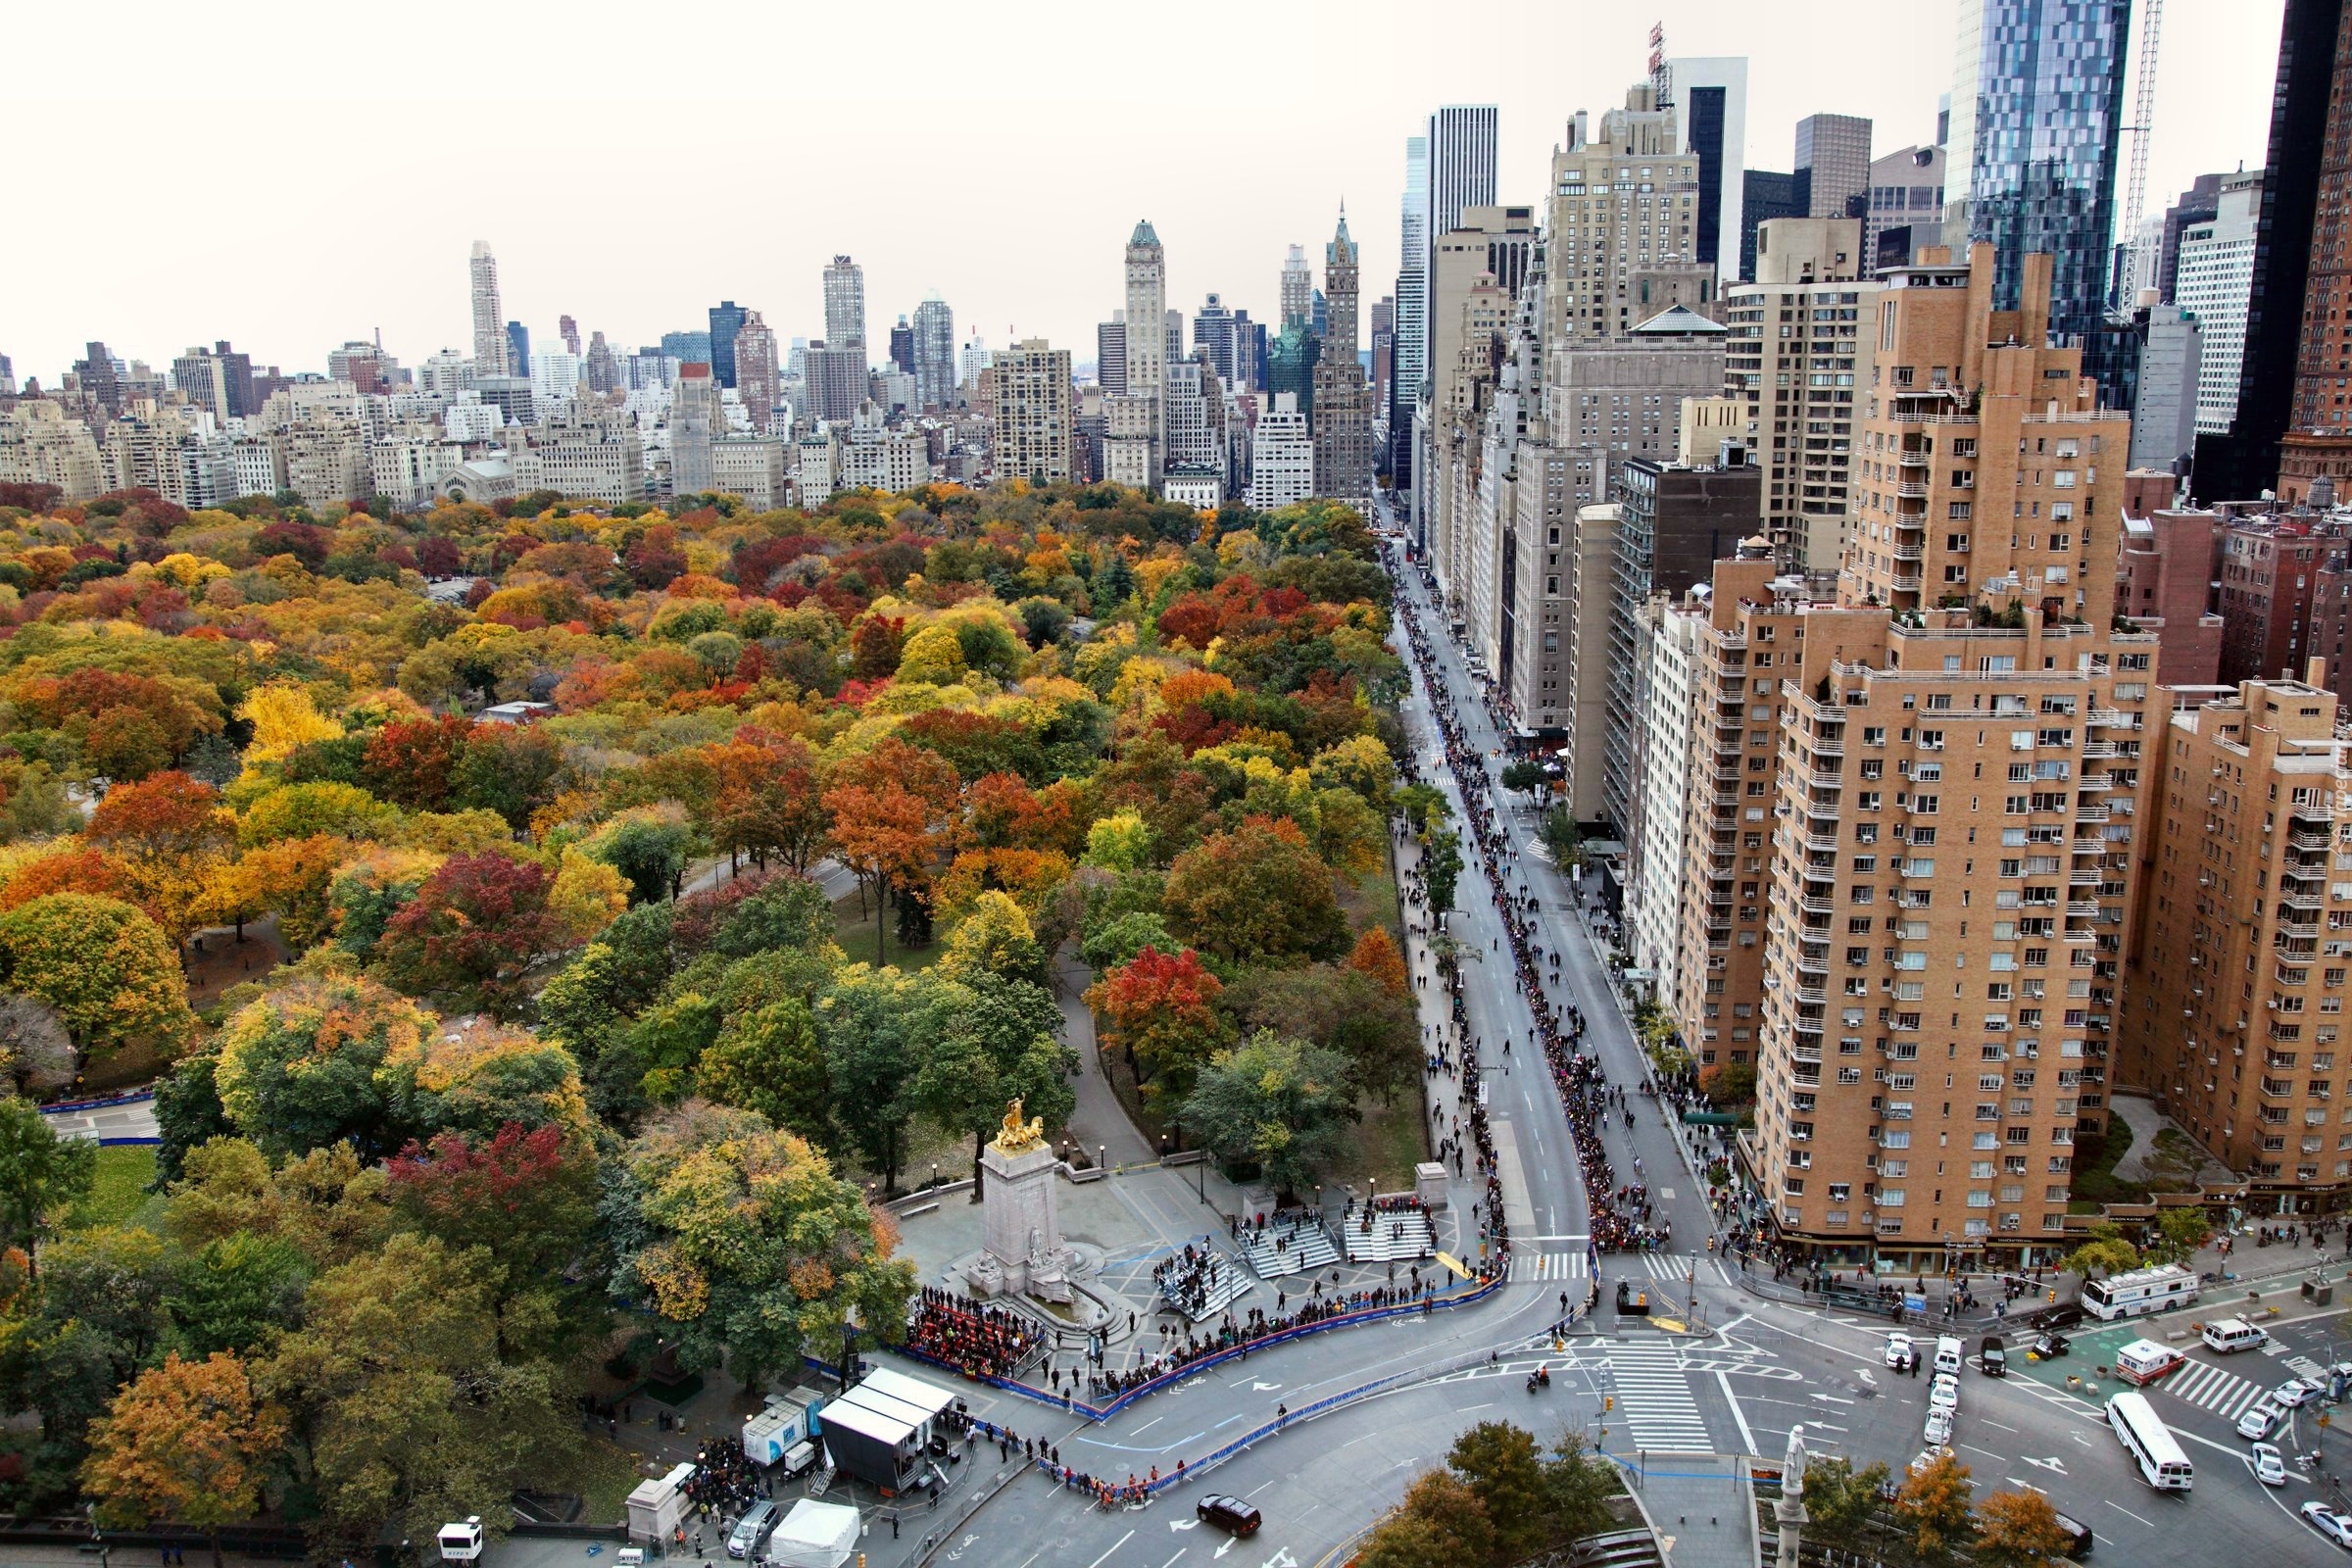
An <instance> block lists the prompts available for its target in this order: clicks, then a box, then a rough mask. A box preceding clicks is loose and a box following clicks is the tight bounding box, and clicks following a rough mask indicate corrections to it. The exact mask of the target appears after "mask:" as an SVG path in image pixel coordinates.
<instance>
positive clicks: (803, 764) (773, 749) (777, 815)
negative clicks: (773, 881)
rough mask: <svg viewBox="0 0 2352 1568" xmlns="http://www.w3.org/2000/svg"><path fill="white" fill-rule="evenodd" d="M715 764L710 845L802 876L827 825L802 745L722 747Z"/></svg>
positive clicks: (811, 762) (813, 771) (817, 851)
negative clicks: (777, 863) (785, 867)
mask: <svg viewBox="0 0 2352 1568" xmlns="http://www.w3.org/2000/svg"><path fill="white" fill-rule="evenodd" d="M716 762H717V769H718V787H717V792H716V795H715V797H714V798H713V801H712V804H711V839H712V841H713V842H714V843H716V844H717V845H718V847H719V848H720V849H723V850H725V851H727V852H728V853H729V854H730V855H749V856H750V857H751V858H752V859H753V861H754V863H756V864H758V865H759V866H760V868H761V869H765V868H766V865H767V862H768V858H770V857H771V856H772V857H773V858H776V859H778V860H780V861H782V862H783V863H784V864H785V865H788V866H790V867H791V868H792V869H793V870H795V871H799V872H802V873H804V874H806V873H807V871H808V869H809V865H810V864H811V863H812V862H813V861H814V860H815V858H816V857H817V856H818V855H819V854H820V853H821V851H822V848H823V846H824V842H825V835H826V833H827V832H828V831H829V830H830V828H831V826H832V823H831V820H830V819H829V818H828V817H827V815H826V813H825V803H824V791H823V788H822V786H821V785H820V784H819V783H818V781H817V776H816V767H815V763H814V760H813V758H812V757H811V755H810V753H809V748H808V745H807V744H806V743H805V742H802V741H799V740H785V741H781V742H777V743H775V744H773V745H765V746H760V745H748V744H747V745H734V746H727V747H722V748H720V749H719V750H718V753H717V756H716Z"/></svg>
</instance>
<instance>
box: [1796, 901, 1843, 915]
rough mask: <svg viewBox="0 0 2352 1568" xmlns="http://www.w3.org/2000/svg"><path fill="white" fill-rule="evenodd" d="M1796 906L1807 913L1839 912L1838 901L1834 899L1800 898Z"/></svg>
mask: <svg viewBox="0 0 2352 1568" xmlns="http://www.w3.org/2000/svg"><path fill="white" fill-rule="evenodd" d="M1796 907H1798V908H1800V909H1802V910H1804V911H1805V912H1806V913H1807V914H1836V913H1837V912H1838V905H1837V901H1835V900H1833V899H1811V898H1806V899H1799V900H1797V901H1796Z"/></svg>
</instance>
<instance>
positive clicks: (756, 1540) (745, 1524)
mask: <svg viewBox="0 0 2352 1568" xmlns="http://www.w3.org/2000/svg"><path fill="white" fill-rule="evenodd" d="M783 1522H784V1510H783V1508H781V1507H780V1506H778V1505H777V1504H776V1503H774V1502H772V1501H770V1500H769V1499H767V1498H765V1497H762V1498H761V1499H760V1501H758V1502H755V1503H753V1504H752V1505H751V1506H750V1507H749V1508H746V1509H745V1510H744V1513H743V1517H742V1518H740V1519H738V1520H736V1521H735V1532H734V1534H732V1535H730V1536H728V1537H727V1555H728V1556H730V1557H742V1558H745V1559H756V1558H758V1557H759V1555H760V1547H762V1546H764V1545H766V1544H767V1538H768V1537H770V1536H772V1535H774V1534H775V1533H776V1526H777V1525H779V1524H782V1523H783Z"/></svg>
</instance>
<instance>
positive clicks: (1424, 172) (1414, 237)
mask: <svg viewBox="0 0 2352 1568" xmlns="http://www.w3.org/2000/svg"><path fill="white" fill-rule="evenodd" d="M1398 205H1399V207H1400V209H1401V217H1400V222H1399V225H1398V228H1399V234H1398V238H1399V241H1400V247H1399V249H1398V251H1397V257H1398V260H1397V350H1396V364H1395V367H1394V369H1393V370H1392V372H1391V374H1390V377H1389V453H1388V466H1389V480H1390V483H1392V484H1394V485H1395V486H1396V487H1397V489H1399V490H1402V489H1408V488H1409V487H1410V486H1411V483H1412V472H1413V456H1412V454H1413V405H1414V403H1415V402H1417V401H1418V400H1419V398H1420V396H1421V382H1422V380H1423V379H1424V378H1425V377H1426V376H1427V375H1428V373H1429V357H1428V346H1429V138H1428V137H1427V136H1407V137H1406V138H1405V139H1404V197H1403V200H1402V201H1401V202H1400V203H1399V204H1398Z"/></svg>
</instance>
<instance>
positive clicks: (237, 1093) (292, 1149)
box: [214, 978, 433, 1157]
mask: <svg viewBox="0 0 2352 1568" xmlns="http://www.w3.org/2000/svg"><path fill="white" fill-rule="evenodd" d="M432 1027H433V1017H432V1014H430V1013H428V1012H426V1011H424V1010H423V1009H422V1008H420V1007H418V1006H417V1005H416V1004H415V1003H412V1002H410V1001H409V1000H408V999H407V998H405V997H402V996H400V995H398V994H397V993H395V992H392V991H389V990H386V989H385V988H384V987H382V986H379V985H377V984H376V983H375V982H374V981H372V980H366V979H348V978H345V979H336V978H328V979H301V980H296V981H295V982H293V983H292V984H290V985H286V986H281V987H279V988H278V989H276V990H274V991H271V992H269V993H267V994H266V995H264V996H262V997H259V998H257V999H256V1000H254V1001H252V1002H249V1003H247V1004H246V1005H244V1006H243V1007H241V1008H239V1009H238V1010H237V1011H236V1013H235V1014H234V1015H233V1016H231V1017H230V1019H229V1021H228V1026H227V1027H226V1028H225V1029H224V1030H222V1031H221V1054H220V1060H219V1064H218V1065H217V1066H216V1067H215V1069H214V1081H215V1083H216V1085H217V1086H218V1089H219V1093H220V1096H221V1108H222V1109H223V1111H224V1112H225V1113H226V1114H227V1117H228V1120H229V1122H230V1123H231V1125H233V1126H234V1127H235V1128H236V1129H237V1130H238V1132H240V1133H241V1134H243V1135H244V1136H245V1137H247V1138H250V1139H252V1140H253V1142H254V1143H255V1144H256V1145H257V1146H258V1147H260V1148H261V1149H262V1150H263V1151H264V1152H269V1153H275V1154H301V1153H307V1152H310V1151H311V1150H314V1149H322V1148H325V1147H327V1146H328V1145H331V1144H335V1143H338V1142H341V1141H343V1140H346V1139H348V1140H349V1141H350V1142H351V1143H352V1144H353V1145H354V1146H355V1147H356V1148H357V1149H358V1150H359V1151H360V1152H362V1153H365V1154H370V1155H374V1156H378V1157H380V1156H382V1155H385V1154H389V1153H391V1152H393V1151H395V1150H397V1149H399V1148H400V1146H401V1144H402V1143H403V1142H404V1141H406V1140H407V1139H408V1138H409V1137H411V1136H413V1135H414V1133H415V1132H417V1130H418V1129H416V1128H413V1127H410V1126H408V1125H406V1124H405V1123H404V1122H403V1120H402V1111H403V1108H404V1107H403V1106H402V1104H401V1103H400V1101H399V1099H398V1096H397V1094H396V1092H395V1082H394V1079H395V1069H396V1065H397V1064H398V1063H400V1062H403V1061H412V1062H413V1061H414V1060H416V1059H417V1057H419V1056H421V1055H422V1054H423V1052H424V1039H425V1035H426V1033H427V1032H428V1031H429V1030H431V1029H432Z"/></svg>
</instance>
